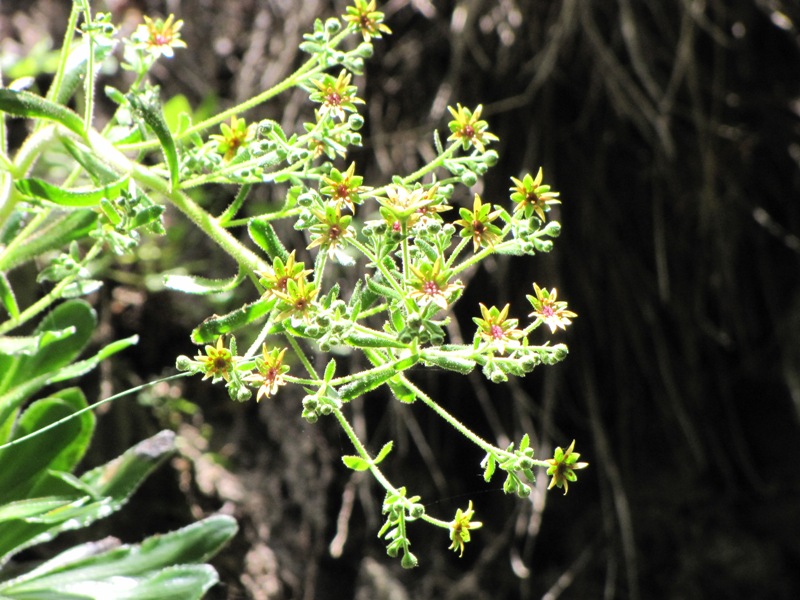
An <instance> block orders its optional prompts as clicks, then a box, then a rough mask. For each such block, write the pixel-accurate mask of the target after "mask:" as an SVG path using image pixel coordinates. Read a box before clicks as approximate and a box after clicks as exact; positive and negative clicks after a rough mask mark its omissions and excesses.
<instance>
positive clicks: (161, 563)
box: [0, 515, 237, 600]
mask: <svg viewBox="0 0 800 600" xmlns="http://www.w3.org/2000/svg"><path fill="white" fill-rule="evenodd" d="M236 530H237V525H236V521H235V520H234V519H233V518H231V517H228V516H224V515H218V516H213V517H209V518H207V519H204V520H202V521H199V522H197V523H194V524H192V525H189V526H187V527H184V528H182V529H179V530H177V531H174V532H171V533H167V534H163V535H158V536H152V537H150V538H147V539H146V540H144V541H143V542H142V543H141V544H139V545H134V546H129V545H123V546H119V547H115V548H112V549H110V550H108V549H107V548H108V544H107V543H106V544H101V543H89V544H83V545H81V546H77V547H74V548H71V549H69V550H67V551H66V552H63V553H62V554H60V555H58V556H56V557H54V558H52V559H51V560H49V561H47V562H45V563H43V564H42V565H40V566H39V567H37V568H36V569H34V570H32V571H30V572H28V573H26V574H25V575H22V576H21V577H18V578H16V579H12V580H10V581H7V582H5V583H0V596H2V597H7V598H20V599H21V598H29V599H33V598H50V599H53V600H54V599H55V598H59V599H61V598H64V599H68V598H81V599H87V598H91V599H95V600H106V599H108V598H113V599H114V600H120V599H127V600H145V599H151V600H169V599H172V600H184V599H194V598H198V599H199V598H201V597H202V596H203V594H204V593H205V592H206V590H208V588H209V587H211V585H213V584H214V583H215V582H216V581H217V575H216V571H214V569H213V568H212V567H210V566H207V565H198V564H196V563H201V562H203V561H206V560H208V559H209V558H211V557H212V556H213V555H214V554H216V553H217V552H218V551H219V549H220V548H221V547H222V546H223V545H224V544H225V543H227V542H228V540H230V538H231V537H233V535H234V534H235V533H236Z"/></svg>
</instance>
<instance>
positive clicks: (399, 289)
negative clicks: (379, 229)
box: [347, 239, 406, 296]
mask: <svg viewBox="0 0 800 600" xmlns="http://www.w3.org/2000/svg"><path fill="white" fill-rule="evenodd" d="M347 243H348V244H351V245H352V246H354V247H355V248H356V249H358V251H359V252H361V253H362V254H363V255H364V256H365V257H366V258H367V260H369V261H370V262H371V263H372V264H373V265H375V267H376V268H377V269H378V270H379V271H380V272H381V275H383V277H384V279H386V281H387V282H388V283H389V285H390V286H391V287H392V288H393V289H394V291H396V292H397V293H398V294H400V296H404V295H405V294H406V291H405V290H404V289H403V287H402V286H401V285H400V284H399V283H398V282H397V280H396V279H395V278H394V275H392V274H391V273H390V272H389V270H388V269H387V268H386V265H384V264H383V261H381V260H378V257H377V256H375V253H373V252H372V250H370V249H369V248H367V247H366V246H365V245H364V244H362V243H361V242H359V241H358V240H356V239H349V240H347Z"/></svg>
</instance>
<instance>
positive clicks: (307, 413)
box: [302, 410, 319, 425]
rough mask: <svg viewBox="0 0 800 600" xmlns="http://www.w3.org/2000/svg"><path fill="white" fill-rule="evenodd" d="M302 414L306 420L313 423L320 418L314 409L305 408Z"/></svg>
mask: <svg viewBox="0 0 800 600" xmlns="http://www.w3.org/2000/svg"><path fill="white" fill-rule="evenodd" d="M302 416H303V418H304V419H305V420H306V421H308V422H309V423H311V424H312V425H313V424H314V423H316V422H317V420H318V419H319V417H318V416H317V413H315V412H314V411H313V410H304V411H303V415H302Z"/></svg>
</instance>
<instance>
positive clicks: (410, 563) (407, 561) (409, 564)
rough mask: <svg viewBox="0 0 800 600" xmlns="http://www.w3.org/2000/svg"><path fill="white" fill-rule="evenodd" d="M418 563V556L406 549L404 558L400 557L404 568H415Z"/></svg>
mask: <svg viewBox="0 0 800 600" xmlns="http://www.w3.org/2000/svg"><path fill="white" fill-rule="evenodd" d="M418 564H419V561H418V560H417V557H416V556H414V555H413V554H411V552H408V551H406V553H405V554H403V558H401V559H400V565H401V566H402V567H403V568H404V569H413V568H414V567H416V566H417V565H418Z"/></svg>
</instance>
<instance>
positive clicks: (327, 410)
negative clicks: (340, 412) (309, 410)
mask: <svg viewBox="0 0 800 600" xmlns="http://www.w3.org/2000/svg"><path fill="white" fill-rule="evenodd" d="M319 412H321V413H322V414H323V415H324V416H326V417H327V416H328V415H329V414H331V413H332V412H333V407H332V406H331V405H330V404H323V405H322V406H320V407H319Z"/></svg>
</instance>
